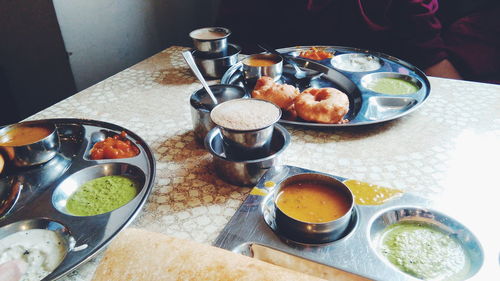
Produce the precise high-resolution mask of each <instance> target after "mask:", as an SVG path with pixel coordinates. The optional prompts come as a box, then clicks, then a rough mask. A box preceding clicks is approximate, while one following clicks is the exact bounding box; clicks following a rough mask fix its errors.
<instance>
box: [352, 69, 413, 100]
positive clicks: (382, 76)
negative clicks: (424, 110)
mask: <svg viewBox="0 0 500 281" xmlns="http://www.w3.org/2000/svg"><path fill="white" fill-rule="evenodd" d="M361 86H363V87H364V88H365V89H367V90H370V91H372V92H374V93H378V94H382V95H413V94H416V93H418V92H419V91H420V90H421V89H422V87H423V83H422V82H421V81H420V80H419V79H417V78H416V77H414V76H411V75H407V74H402V73H395V72H377V73H371V74H367V75H365V76H363V77H362V78H361Z"/></svg>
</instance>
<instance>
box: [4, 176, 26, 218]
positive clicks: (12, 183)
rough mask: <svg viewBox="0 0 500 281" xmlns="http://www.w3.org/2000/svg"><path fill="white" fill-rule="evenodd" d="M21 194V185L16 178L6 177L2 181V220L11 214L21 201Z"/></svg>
mask: <svg viewBox="0 0 500 281" xmlns="http://www.w3.org/2000/svg"><path fill="white" fill-rule="evenodd" d="M20 194H21V183H20V182H19V180H17V178H16V177H4V178H1V179H0V218H3V217H4V216H6V215H8V214H9V212H10V211H11V210H12V208H13V207H14V205H15V204H16V202H17V200H18V199H19V195H20Z"/></svg>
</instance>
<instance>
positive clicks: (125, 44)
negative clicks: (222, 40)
mask: <svg viewBox="0 0 500 281" xmlns="http://www.w3.org/2000/svg"><path fill="white" fill-rule="evenodd" d="M218 2H219V0H156V1H155V0H72V1H68V0H53V3H54V7H55V10H56V14H57V19H58V21H59V25H60V28H61V32H62V35H63V38H64V43H65V46H66V50H67V52H68V55H69V59H70V64H71V69H72V71H73V75H74V79H75V82H76V87H77V89H78V90H82V89H84V88H87V87H89V86H91V85H93V84H95V83H97V82H99V81H101V80H103V79H105V78H107V77H109V76H111V75H113V74H115V73H117V72H119V71H121V70H123V69H125V68H127V67H129V66H131V65H133V64H135V63H137V62H139V61H141V60H143V59H145V58H147V57H149V56H151V55H153V54H155V53H157V52H159V51H161V50H163V49H165V48H167V47H168V46H171V45H184V46H190V44H191V42H190V39H189V36H188V33H189V32H190V31H191V30H193V29H195V28H197V27H202V26H210V25H212V24H213V22H214V21H215V16H216V10H217V7H218Z"/></svg>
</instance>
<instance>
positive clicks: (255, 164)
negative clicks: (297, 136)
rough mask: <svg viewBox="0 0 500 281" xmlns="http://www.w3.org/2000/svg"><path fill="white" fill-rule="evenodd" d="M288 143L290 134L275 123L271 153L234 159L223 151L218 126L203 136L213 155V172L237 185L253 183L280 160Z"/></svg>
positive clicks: (250, 184)
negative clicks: (263, 155) (255, 157)
mask: <svg viewBox="0 0 500 281" xmlns="http://www.w3.org/2000/svg"><path fill="white" fill-rule="evenodd" d="M288 145H290V134H289V133H288V131H287V130H286V129H285V128H284V127H283V126H281V125H279V124H275V130H274V133H273V138H272V141H271V153H269V155H267V156H266V157H263V158H260V159H253V160H234V159H232V158H230V157H228V156H227V155H226V153H225V151H224V144H223V140H222V135H221V132H220V129H219V128H217V127H216V128H213V129H212V130H211V131H210V132H209V133H208V134H207V137H206V138H205V147H206V148H207V150H208V151H209V152H210V153H211V154H212V156H213V163H214V167H215V172H216V173H217V175H218V176H219V177H220V178H222V179H223V180H225V181H227V182H229V183H231V184H234V185H238V186H252V185H255V184H256V183H257V182H258V181H259V179H260V178H261V177H262V175H264V174H265V173H266V171H267V170H268V169H269V168H271V167H273V166H276V165H279V163H280V161H281V154H282V153H283V151H285V149H286V148H287V147H288Z"/></svg>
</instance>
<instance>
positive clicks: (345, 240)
mask: <svg viewBox="0 0 500 281" xmlns="http://www.w3.org/2000/svg"><path fill="white" fill-rule="evenodd" d="M304 173H318V174H323V173H319V172H316V171H311V170H307V169H303V168H299V167H293V166H276V167H273V168H271V169H270V170H269V171H268V172H267V173H266V174H264V176H263V177H262V178H261V180H260V181H259V182H258V183H257V185H256V186H255V187H254V189H253V190H252V192H251V193H250V195H249V196H248V197H247V198H246V200H245V201H244V202H243V204H242V205H241V206H240V208H239V209H238V210H237V211H236V213H235V214H234V216H233V217H232V218H231V220H230V221H229V223H228V224H227V225H226V227H225V228H224V229H223V230H222V232H221V233H220V235H219V236H218V237H217V239H216V241H215V242H214V245H215V246H217V247H221V248H224V249H228V250H231V251H234V252H237V253H241V254H244V255H248V256H251V257H256V258H260V257H259V256H261V257H264V258H263V260H264V261H269V260H266V256H267V255H269V254H272V255H273V254H274V253H278V256H279V257H280V261H279V263H282V265H283V264H286V263H287V261H289V260H291V259H301V260H304V261H305V263H302V262H301V263H299V264H298V265H295V264H294V265H293V268H295V269H297V268H303V269H304V270H303V271H304V272H305V273H309V274H313V275H316V273H317V272H315V271H310V270H309V269H308V268H323V269H324V268H327V269H329V270H334V273H333V275H334V276H337V277H338V275H336V274H338V271H339V270H340V271H341V272H342V276H343V278H341V279H338V280H366V279H371V280H396V281H398V280H417V279H415V278H414V277H412V276H410V275H408V274H406V273H404V272H403V271H401V270H399V269H398V268H397V267H396V266H394V265H392V264H391V263H390V262H389V261H388V260H387V259H385V257H383V256H382V255H381V254H380V253H379V251H378V248H377V239H378V238H379V236H380V235H382V234H383V233H384V230H386V229H387V227H388V226H389V225H391V224H393V223H396V222H399V221H405V220H406V221H408V220H409V221H418V222H420V221H421V222H429V223H430V224H432V225H433V226H436V227H438V228H439V229H440V230H441V231H443V232H444V233H447V234H448V235H449V236H450V237H454V239H457V241H459V243H460V244H461V245H462V247H463V249H464V252H465V253H466V255H467V256H468V258H469V260H470V263H469V264H468V267H465V268H466V270H464V272H463V276H462V275H460V278H459V279H456V280H465V279H468V278H470V277H477V276H481V277H484V276H488V275H489V274H491V273H492V272H491V269H492V268H494V267H491V266H486V269H484V267H485V266H483V262H484V261H485V260H486V256H487V255H486V254H485V253H486V251H487V252H488V255H489V256H491V253H490V252H491V251H490V250H485V249H484V248H482V246H481V245H480V243H479V240H478V239H477V238H476V236H475V235H474V234H472V233H471V232H470V231H469V230H468V229H467V228H466V227H465V226H463V225H462V224H461V223H459V222H458V221H456V220H455V219H453V218H452V217H450V216H448V215H446V214H443V213H441V212H439V211H437V210H436V209H434V205H433V203H432V202H431V201H429V200H427V199H424V198H421V197H418V196H416V195H413V194H410V193H403V194H402V195H401V196H399V197H394V198H393V199H391V200H389V201H386V202H385V203H383V204H381V205H356V206H355V208H354V212H353V216H352V218H351V224H350V227H349V228H348V229H347V230H346V232H345V234H344V236H343V237H341V238H340V239H338V240H336V241H334V242H330V243H324V244H306V243H299V242H295V241H292V240H290V239H288V238H286V237H287V235H286V234H284V233H280V232H279V228H277V227H276V224H275V212H274V204H273V198H274V192H275V190H274V187H275V186H279V184H280V183H281V182H282V181H283V180H284V179H286V178H288V177H290V176H293V175H297V174H304ZM330 176H331V175H330ZM334 177H335V178H337V179H338V180H339V181H346V180H347V179H346V178H342V177H338V176H334ZM486 246H487V245H486ZM263 249H264V250H263ZM295 266H297V268H296V267H295ZM301 266H302V267H301ZM496 266H497V267H498V264H497V265H496ZM323 269H322V270H321V272H328V271H326V270H323ZM318 272H319V269H318ZM336 272H337V273H336ZM478 272H480V273H481V274H478ZM318 274H319V273H318ZM321 274H328V273H321ZM461 274H462V273H461ZM346 275H347V277H346ZM316 276H318V275H316ZM319 277H323V278H326V277H327V276H326V275H320V276H319ZM462 277H463V278H462ZM345 278H347V279H345ZM327 279H328V278H327ZM332 280H337V279H336V278H333V279H332ZM454 280H455V279H454Z"/></svg>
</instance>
